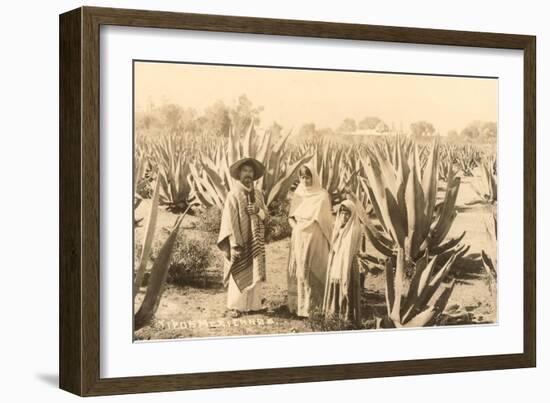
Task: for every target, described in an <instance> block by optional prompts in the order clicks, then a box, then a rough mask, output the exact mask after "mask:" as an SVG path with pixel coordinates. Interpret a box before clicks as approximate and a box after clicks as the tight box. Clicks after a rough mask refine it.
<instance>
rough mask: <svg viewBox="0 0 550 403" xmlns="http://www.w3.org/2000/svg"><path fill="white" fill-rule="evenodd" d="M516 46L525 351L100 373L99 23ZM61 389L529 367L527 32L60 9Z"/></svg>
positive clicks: (139, 388)
mask: <svg viewBox="0 0 550 403" xmlns="http://www.w3.org/2000/svg"><path fill="white" fill-rule="evenodd" d="M102 25H119V26H131V27H149V28H170V29H186V30H203V31H215V32H220V33H229V32H231V33H253V34H269V35H286V36H302V37H317V38H335V39H352V40H358V41H365V40H368V41H380V42H401V43H414V44H434V45H449V46H468V47H481V48H498V49H519V50H522V51H523V52H524V53H523V60H524V73H523V74H524V99H523V105H524V111H523V114H524V132H523V139H524V164H525V166H524V267H523V276H524V290H523V291H524V295H523V301H524V306H523V309H524V328H523V335H524V349H523V353H521V354H504V355H491V356H468V357H456V358H441V359H421V360H408V361H391V362H375V363H354V364H342V365H323V366H307V367H292V368H276V369H254V370H239V371H225V372H210V373H193V374H173V375H158V376H139V377H126V378H101V377H100V370H99V368H100V336H99V335H100V315H99V291H100V279H99V245H100V236H101V234H100V230H99V228H100V225H99V220H100V214H99V203H100V194H99V192H100V172H99V160H100V147H99V130H100V127H99V122H100V121H99V113H100V112H99V111H100V104H99V103H100V101H99V99H100V97H99V91H100V84H99V74H100V64H99V59H100V58H99V54H100V49H99V47H100V45H99V44H100V41H99V35H100V26H102ZM59 39H60V87H59V91H60V115H59V116H60V195H59V196H60V222H59V225H60V255H59V259H60V275H59V286H60V288H59V290H60V291H59V302H60V308H59V320H60V343H59V361H60V377H59V379H60V387H61V388H62V389H64V390H67V391H69V392H72V393H75V394H77V395H81V396H93V395H110V394H120V393H139V392H160V391H170V390H186V389H199V388H217V387H231V386H249V385H262V384H280V383H297V382H313V381H328V380H342V379H357V378H371V377H387V376H402V375H417V374H434V373H449V372H460V371H481V370H496V369H509V368H525V367H533V366H535V363H536V308H535V302H536V294H535V292H536V287H535V284H536V283H535V269H536V217H535V214H536V213H535V210H536V159H535V154H536V151H535V150H536V148H535V143H536V141H535V130H536V129H535V121H536V119H535V116H536V93H535V91H536V85H535V84H536V64H535V61H536V41H535V37H534V36H527V35H510V34H497V33H483V32H461V31H448V30H436V29H419V28H403V27H390V26H374V25H357V24H341V23H332V22H316V21H296V20H277V19H265V18H250V17H231V16H221V15H201V14H184V13H172V12H159V11H143V10H122V9H109V8H95V7H81V8H78V9H76V10H73V11H70V12H67V13H65V14H62V15H61V16H60V37H59Z"/></svg>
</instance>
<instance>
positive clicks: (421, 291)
mask: <svg viewBox="0 0 550 403" xmlns="http://www.w3.org/2000/svg"><path fill="white" fill-rule="evenodd" d="M400 144H402V143H400V142H399V139H396V148H397V151H396V156H395V162H394V164H391V163H390V161H388V160H387V159H386V158H384V156H383V155H381V154H380V153H378V152H377V149H376V148H374V149H373V150H372V151H371V152H370V153H369V155H368V156H367V157H365V158H364V166H365V172H366V174H367V181H366V182H365V186H366V188H367V190H368V192H369V197H370V199H371V203H372V206H373V209H374V211H375V213H376V216H377V218H378V220H379V222H380V226H379V227H377V226H375V225H373V224H372V223H371V222H370V220H369V219H368V218H367V217H365V215H364V214H363V213H362V214H361V216H362V217H363V218H362V221H363V222H364V224H365V230H366V232H367V235H368V237H369V239H370V240H371V242H372V244H373V245H374V246H375V247H376V249H378V250H379V251H380V252H381V253H382V254H384V255H385V256H386V257H387V258H386V263H385V266H386V281H387V283H386V299H387V309H388V316H389V318H390V320H391V323H392V324H393V325H394V326H396V327H408V326H410V327H416V326H428V325H430V324H433V323H434V321H435V320H436V319H437V317H438V316H439V315H440V314H441V312H442V311H443V309H444V308H445V305H446V303H447V301H448V299H449V297H450V295H451V293H452V289H453V285H454V282H451V284H450V285H449V286H447V287H441V285H442V282H443V280H444V279H445V278H446V276H447V274H448V273H449V270H450V268H451V266H452V265H453V263H454V261H455V260H456V259H457V258H458V257H460V256H462V255H463V254H464V253H465V252H466V251H467V248H466V247H464V246H460V245H459V243H460V241H461V240H462V238H463V237H464V233H463V234H462V235H461V236H460V237H458V238H455V239H451V240H449V241H447V242H444V240H445V238H446V237H447V234H448V232H449V230H450V228H451V225H452V223H453V221H454V218H455V217H456V211H455V208H454V205H455V202H456V197H457V194H458V189H459V186H460V178H455V177H453V176H449V178H448V181H447V188H446V190H445V196H444V199H443V202H442V203H441V204H440V205H439V207H437V205H436V202H437V177H438V151H439V142H438V140H437V139H436V140H434V142H433V144H432V146H431V149H430V151H429V152H428V155H427V160H426V165H425V168H424V170H423V172H421V169H420V162H419V155H418V150H417V146H416V144H413V146H412V150H411V152H410V154H409V156H408V158H405V155H404V154H405V153H404V152H403V146H401V145H400ZM444 258H446V259H447V260H446V262H444V263H443V264H442V265H441V264H438V265H436V262H437V263H440V261H441V260H443V259H444ZM440 266H441V267H440Z"/></svg>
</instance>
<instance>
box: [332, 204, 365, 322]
mask: <svg viewBox="0 0 550 403" xmlns="http://www.w3.org/2000/svg"><path fill="white" fill-rule="evenodd" d="M360 242H361V223H360V221H359V218H358V216H357V211H356V207H355V204H354V203H353V202H352V201H350V200H345V201H344V202H342V204H341V205H340V208H339V209H338V215H337V217H336V224H335V226H334V230H333V232H332V243H331V244H332V246H331V250H330V254H329V258H328V269H327V281H326V287H325V298H324V303H323V312H324V314H325V316H332V315H338V316H339V317H340V318H341V319H345V320H349V321H351V322H354V323H359V322H360V320H361V284H360V275H359V264H358V261H357V253H358V252H359V247H360Z"/></svg>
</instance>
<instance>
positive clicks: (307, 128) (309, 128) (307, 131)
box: [299, 123, 316, 137]
mask: <svg viewBox="0 0 550 403" xmlns="http://www.w3.org/2000/svg"><path fill="white" fill-rule="evenodd" d="M315 134H316V129H315V123H306V124H305V125H303V126H302V127H301V128H300V131H299V135H300V136H303V137H313V136H315Z"/></svg>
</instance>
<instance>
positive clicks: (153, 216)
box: [134, 178, 160, 298]
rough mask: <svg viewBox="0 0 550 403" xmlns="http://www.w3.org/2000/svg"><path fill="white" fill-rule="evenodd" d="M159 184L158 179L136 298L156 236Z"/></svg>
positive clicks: (142, 252) (150, 212) (144, 243)
mask: <svg viewBox="0 0 550 403" xmlns="http://www.w3.org/2000/svg"><path fill="white" fill-rule="evenodd" d="M159 184H160V181H159V179H158V178H157V181H156V183H155V190H154V191H153V199H152V202H151V210H150V211H149V217H148V218H147V226H146V227H145V238H144V241H143V249H142V250H141V256H140V258H139V265H138V268H137V271H136V276H135V279H134V298H135V296H136V295H137V292H138V291H139V287H141V283H142V282H143V275H144V274H145V268H146V267H147V262H148V260H149V254H150V253H151V246H152V245H153V238H154V236H155V227H156V225H157V216H158V205H159Z"/></svg>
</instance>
